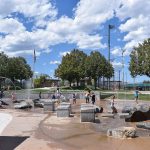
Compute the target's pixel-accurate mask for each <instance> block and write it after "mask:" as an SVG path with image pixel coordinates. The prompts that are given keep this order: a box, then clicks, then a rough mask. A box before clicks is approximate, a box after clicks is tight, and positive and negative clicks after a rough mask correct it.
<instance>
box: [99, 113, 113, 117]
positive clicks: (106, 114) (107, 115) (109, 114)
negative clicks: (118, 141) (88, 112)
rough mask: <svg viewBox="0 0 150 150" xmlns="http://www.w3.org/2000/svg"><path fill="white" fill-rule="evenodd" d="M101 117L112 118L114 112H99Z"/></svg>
mask: <svg viewBox="0 0 150 150" xmlns="http://www.w3.org/2000/svg"><path fill="white" fill-rule="evenodd" d="M101 117H108V118H114V117H115V115H114V114H111V113H103V114H101Z"/></svg>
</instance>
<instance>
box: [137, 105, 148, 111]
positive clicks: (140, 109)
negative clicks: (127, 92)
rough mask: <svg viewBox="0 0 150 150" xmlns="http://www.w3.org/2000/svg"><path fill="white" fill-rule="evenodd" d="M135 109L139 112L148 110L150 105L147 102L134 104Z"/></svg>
mask: <svg viewBox="0 0 150 150" xmlns="http://www.w3.org/2000/svg"><path fill="white" fill-rule="evenodd" d="M136 109H137V110H138V111H141V112H148V111H149V110H150V107H149V105H147V104H138V105H136Z"/></svg>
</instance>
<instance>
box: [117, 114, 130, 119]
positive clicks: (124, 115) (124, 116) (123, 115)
mask: <svg viewBox="0 0 150 150" xmlns="http://www.w3.org/2000/svg"><path fill="white" fill-rule="evenodd" d="M118 115H119V117H120V118H126V117H128V116H129V113H118Z"/></svg>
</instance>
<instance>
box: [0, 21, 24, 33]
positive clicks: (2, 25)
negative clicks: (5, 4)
mask: <svg viewBox="0 0 150 150" xmlns="http://www.w3.org/2000/svg"><path fill="white" fill-rule="evenodd" d="M23 31H25V27H24V26H23V24H22V23H20V22H18V21H17V20H15V19H13V18H5V19H0V32H1V33H5V34H9V33H15V34H17V32H23Z"/></svg>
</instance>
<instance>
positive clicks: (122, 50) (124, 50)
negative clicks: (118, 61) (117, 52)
mask: <svg viewBox="0 0 150 150" xmlns="http://www.w3.org/2000/svg"><path fill="white" fill-rule="evenodd" d="M125 51H126V50H124V49H122V85H123V89H124V52H125Z"/></svg>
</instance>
